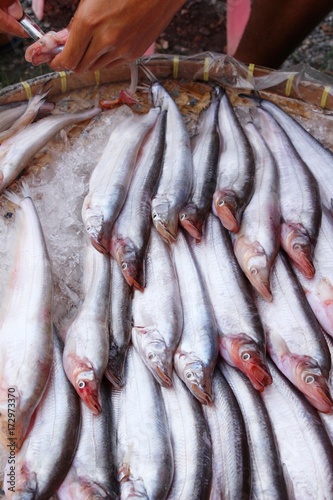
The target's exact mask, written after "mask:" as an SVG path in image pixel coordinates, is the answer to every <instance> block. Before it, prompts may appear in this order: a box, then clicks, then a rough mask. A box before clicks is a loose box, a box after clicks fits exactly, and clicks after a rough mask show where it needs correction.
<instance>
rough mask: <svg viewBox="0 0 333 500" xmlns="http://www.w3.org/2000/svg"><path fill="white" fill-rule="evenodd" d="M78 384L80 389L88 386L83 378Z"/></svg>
mask: <svg viewBox="0 0 333 500" xmlns="http://www.w3.org/2000/svg"><path fill="white" fill-rule="evenodd" d="M77 385H78V387H79V389H83V388H84V387H85V386H86V383H85V382H84V381H83V380H80V382H79V383H78V384H77Z"/></svg>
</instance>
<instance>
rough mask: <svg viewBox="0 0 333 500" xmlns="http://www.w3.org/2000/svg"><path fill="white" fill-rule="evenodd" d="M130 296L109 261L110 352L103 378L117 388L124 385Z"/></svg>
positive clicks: (117, 272) (130, 309) (120, 274)
mask: <svg viewBox="0 0 333 500" xmlns="http://www.w3.org/2000/svg"><path fill="white" fill-rule="evenodd" d="M132 296H133V294H132V289H131V287H130V286H129V284H128V283H127V282H126V280H124V277H123V274H122V272H121V269H120V267H119V266H118V263H117V262H116V261H115V260H113V259H111V292H110V306H109V307H110V317H109V331H110V342H109V346H110V350H109V360H108V365H107V368H106V371H105V376H106V377H107V379H108V380H109V381H110V382H111V383H112V384H113V385H114V386H115V387H118V388H120V387H122V386H123V385H124V369H125V362H126V356H127V351H128V347H129V344H130V341H131V333H132Z"/></svg>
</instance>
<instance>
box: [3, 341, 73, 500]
mask: <svg viewBox="0 0 333 500" xmlns="http://www.w3.org/2000/svg"><path fill="white" fill-rule="evenodd" d="M80 421H81V415H80V401H79V398H78V396H77V394H76V392H75V391H74V389H73V387H72V385H71V384H70V383H69V381H68V379H67V377H66V375H65V372H64V369H63V366H62V346H61V342H60V340H59V338H58V336H57V334H55V335H54V358H53V365H52V369H51V374H50V378H49V381H48V384H47V386H46V389H45V392H44V394H43V397H42V399H41V401H40V403H39V405H38V407H37V409H36V412H35V415H34V418H33V423H32V426H31V429H30V430H29V433H28V435H27V437H26V439H25V441H24V443H23V446H22V448H21V449H20V451H19V452H17V453H16V455H15V476H16V477H15V487H14V488H15V493H14V492H13V491H12V490H9V488H8V486H10V483H9V484H8V482H6V481H5V482H4V486H5V489H6V498H13V499H14V498H27V499H28V498H39V499H41V500H48V499H49V498H50V497H52V495H54V494H55V492H56V490H57V489H58V487H59V486H60V485H61V483H62V481H63V480H64V479H65V476H66V474H67V472H68V470H69V468H70V466H71V463H72V460H73V458H74V454H75V451H76V447H77V443H78V438H79V433H80V423H81V422H80ZM11 463H14V462H11ZM11 463H10V462H7V464H6V470H5V475H6V474H7V473H8V475H10V466H11ZM6 477H7V476H6ZM19 495H20V496H19Z"/></svg>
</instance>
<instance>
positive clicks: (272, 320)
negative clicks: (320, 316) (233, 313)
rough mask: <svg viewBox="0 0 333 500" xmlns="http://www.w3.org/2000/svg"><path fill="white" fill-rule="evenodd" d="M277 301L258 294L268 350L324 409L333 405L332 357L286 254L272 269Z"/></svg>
mask: <svg viewBox="0 0 333 500" xmlns="http://www.w3.org/2000/svg"><path fill="white" fill-rule="evenodd" d="M271 282H272V291H273V295H274V300H273V302H270V303H268V302H266V301H264V300H263V299H262V298H261V297H259V296H258V295H257V297H256V303H257V306H258V310H259V313H260V316H261V320H262V322H263V326H264V329H265V332H266V335H267V349H268V352H269V354H270V356H271V358H272V360H273V361H274V363H275V364H276V366H277V367H278V368H279V370H280V371H281V372H282V373H283V374H284V375H285V376H286V377H287V378H288V379H289V380H290V381H291V382H292V383H293V384H294V385H295V386H296V387H297V388H298V389H299V390H300V391H301V392H303V394H304V395H305V397H306V398H307V399H308V400H309V401H310V403H312V404H313V405H314V406H315V408H317V409H318V410H319V411H322V412H324V413H329V412H330V411H331V410H332V409H333V402H332V399H331V396H330V393H329V389H328V387H327V377H328V374H329V370H330V367H331V360H330V355H329V351H328V348H327V344H326V342H325V339H324V337H323V335H322V333H321V329H320V326H319V324H318V323H317V321H316V318H315V316H314V314H313V312H312V311H311V309H310V306H309V304H308V303H307V300H306V298H305V296H304V293H303V291H302V289H301V287H300V285H299V283H298V281H297V279H296V277H295V275H294V273H293V271H292V269H291V267H290V265H289V264H288V262H287V259H286V257H285V256H284V255H283V254H279V255H278V257H277V258H276V262H275V265H274V268H273V269H272V278H271Z"/></svg>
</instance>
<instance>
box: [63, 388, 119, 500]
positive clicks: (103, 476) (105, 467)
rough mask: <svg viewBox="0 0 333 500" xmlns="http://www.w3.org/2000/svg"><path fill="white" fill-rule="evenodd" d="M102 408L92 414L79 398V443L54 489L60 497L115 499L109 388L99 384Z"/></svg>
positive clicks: (115, 485)
mask: <svg viewBox="0 0 333 500" xmlns="http://www.w3.org/2000/svg"><path fill="white" fill-rule="evenodd" d="M101 398H102V405H103V411H102V412H101V413H100V414H99V415H94V414H93V413H91V411H90V410H89V409H88V408H87V407H86V405H85V404H84V403H83V401H81V419H82V423H81V431H80V436H79V443H78V447H77V450H76V453H75V456H74V460H73V463H72V465H71V467H70V469H69V471H68V474H67V476H66V477H65V479H64V481H63V482H62V484H61V486H60V488H59V489H58V491H57V495H58V499H59V500H79V499H82V500H92V499H101V498H106V499H108V500H118V499H119V498H120V497H119V485H118V483H117V478H116V470H115V449H114V447H113V443H112V436H113V433H114V426H115V424H114V422H113V420H112V411H111V401H110V394H109V388H108V384H107V382H106V381H103V382H102V384H101Z"/></svg>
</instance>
